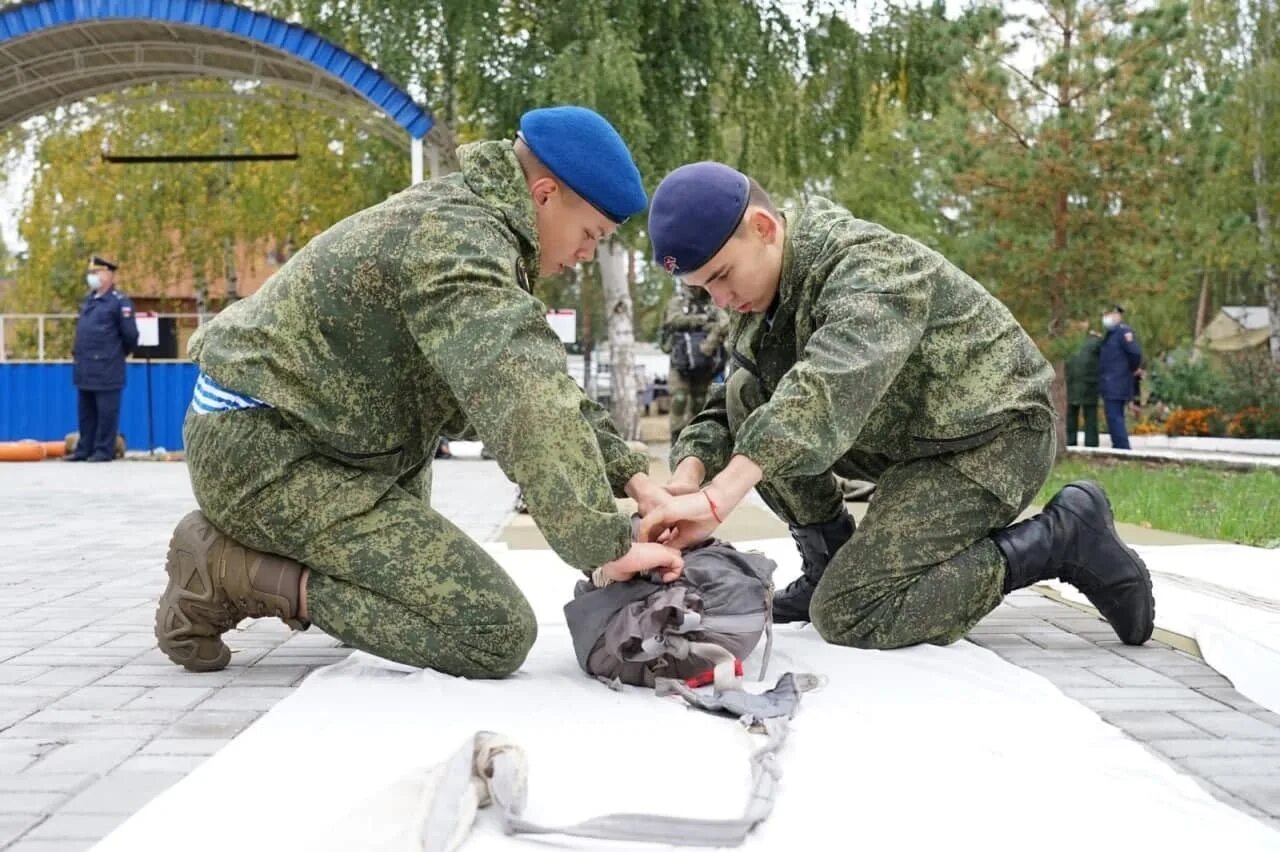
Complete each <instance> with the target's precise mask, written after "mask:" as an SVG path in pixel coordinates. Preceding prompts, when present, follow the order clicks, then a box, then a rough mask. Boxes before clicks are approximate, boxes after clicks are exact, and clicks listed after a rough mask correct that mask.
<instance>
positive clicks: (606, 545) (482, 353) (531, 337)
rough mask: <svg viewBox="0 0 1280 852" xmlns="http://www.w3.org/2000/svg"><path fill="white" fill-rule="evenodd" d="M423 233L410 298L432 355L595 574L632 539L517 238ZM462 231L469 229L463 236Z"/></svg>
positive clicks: (542, 516)
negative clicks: (520, 281) (525, 274)
mask: <svg viewBox="0 0 1280 852" xmlns="http://www.w3.org/2000/svg"><path fill="white" fill-rule="evenodd" d="M469 224H470V226H471V227H469V228H465V229H464V228H457V227H455V228H451V229H448V230H445V229H432V231H433V232H432V233H430V234H424V233H419V234H418V235H416V237H417V238H416V239H415V240H414V241H413V243H412V244H411V245H410V246H409V247H408V248H407V249H406V252H405V255H404V260H403V273H404V276H405V278H404V289H403V291H402V294H401V306H402V308H403V310H404V315H405V317H406V320H407V323H408V326H409V329H410V331H411V332H412V334H413V335H414V337H415V339H416V340H417V342H418V346H419V347H420V349H421V350H422V352H423V353H424V354H425V356H426V358H427V360H428V361H429V362H430V363H431V364H432V366H433V367H434V368H435V369H436V370H437V371H438V372H439V374H440V375H441V376H443V377H444V379H445V380H446V381H447V382H448V384H449V388H450V391H451V392H452V394H453V396H454V397H455V399H456V400H457V401H458V404H459V405H460V407H461V408H462V410H463V412H464V414H465V415H466V417H467V420H468V421H469V422H470V423H471V424H472V425H473V426H474V427H475V429H476V431H477V432H478V433H479V436H480V438H481V439H482V440H483V441H484V443H485V445H486V446H487V447H488V448H489V449H490V451H491V452H492V453H493V454H494V456H495V458H496V459H497V460H498V463H499V465H500V466H501V467H502V470H503V472H505V473H506V474H507V476H508V477H510V478H511V479H513V480H514V481H515V482H516V483H518V484H519V485H520V487H521V488H522V489H523V490H524V496H525V500H526V502H527V503H528V506H529V511H530V513H531V514H532V515H533V518H534V520H535V521H537V523H538V528H539V529H540V530H541V531H542V533H543V534H544V535H545V536H546V538H547V541H548V543H549V544H550V545H551V547H552V548H553V549H554V550H555V551H556V553H557V554H559V555H560V557H561V558H562V559H564V560H565V561H566V562H568V563H569V564H570V565H572V566H574V567H575V568H579V569H583V570H589V569H590V568H592V567H593V566H596V565H600V564H602V563H605V562H609V561H612V560H614V559H616V558H618V557H619V556H621V555H623V554H624V553H626V552H627V550H628V549H629V548H630V546H631V524H630V521H629V520H628V519H627V518H626V516H624V515H622V514H620V513H619V512H618V511H617V506H616V504H615V503H614V501H613V494H612V493H611V490H610V488H609V482H608V479H607V478H606V475H605V462H604V458H603V456H602V455H601V450H600V445H599V443H598V441H597V436H596V433H595V432H594V431H593V429H592V426H591V424H590V423H588V419H587V417H586V416H584V414H585V412H586V411H587V409H588V408H589V407H590V403H589V402H588V401H587V399H586V397H585V396H583V394H582V391H581V390H580V389H579V388H578V386H577V385H576V384H575V383H574V381H573V379H571V378H569V373H568V369H567V365H566V358H565V352H564V346H563V345H562V344H561V343H560V340H559V339H558V338H557V337H556V335H555V332H553V331H552V329H551V327H550V326H549V325H548V324H547V321H546V318H545V313H546V311H545V309H544V307H543V306H542V304H541V303H540V302H538V301H537V299H535V298H534V297H533V296H532V295H531V294H529V293H527V292H525V291H524V290H523V289H520V288H519V287H517V285H516V280H517V271H516V269H517V267H516V264H517V263H518V257H517V253H516V251H515V248H514V246H512V245H511V243H510V242H509V241H508V240H507V239H506V238H505V237H504V235H502V234H501V233H499V232H498V231H496V229H494V230H488V229H485V228H483V227H481V228H479V229H477V228H476V227H475V223H474V222H472V223H469ZM460 234H461V236H460Z"/></svg>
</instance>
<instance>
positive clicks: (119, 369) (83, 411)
mask: <svg viewBox="0 0 1280 852" xmlns="http://www.w3.org/2000/svg"><path fill="white" fill-rule="evenodd" d="M118 268H119V267H118V266H117V265H116V264H115V263H112V262H111V261H109V260H104V259H103V258H101V257H98V256H97V255H94V256H93V257H92V258H90V259H89V271H88V274H87V275H86V276H85V281H86V283H87V284H88V285H89V295H88V296H86V297H85V300H84V304H82V305H81V306H80V316H79V318H78V319H77V320H76V340H75V346H74V347H73V348H72V358H73V359H74V360H75V366H74V368H73V370H72V381H74V382H75V386H76V388H77V389H78V390H79V393H80V397H79V400H78V413H79V418H80V439H79V441H78V442H77V443H76V449H75V452H74V453H72V454H71V455H69V456H66V457H65V458H66V460H67V461H91V462H107V461H111V459H112V458H113V457H114V455H115V443H116V430H117V427H118V426H119V425H120V392H121V391H122V390H123V389H124V359H125V357H126V356H127V355H128V354H129V353H130V352H132V351H133V349H134V347H135V346H137V345H138V325H137V323H136V322H135V320H134V317H133V303H132V302H130V301H129V297H128V296H126V295H124V294H123V293H121V292H120V291H119V290H117V289H116V270H117V269H118Z"/></svg>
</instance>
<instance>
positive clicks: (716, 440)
mask: <svg viewBox="0 0 1280 852" xmlns="http://www.w3.org/2000/svg"><path fill="white" fill-rule="evenodd" d="M725 387H726V385H725V384H724V383H720V384H714V385H712V386H711V390H710V391H709V392H708V393H707V402H706V404H705V405H703V406H702V410H701V411H699V412H698V413H697V415H695V416H694V418H693V420H691V421H689V425H688V426H686V427H684V429H682V430H680V437H679V439H677V440H676V442H675V444H674V445H672V447H671V469H672V470H675V469H676V466H677V465H679V464H680V462H682V461H684V460H685V459H686V458H688V457H689V456H694V457H695V458H697V459H699V460H701V461H702V464H703V466H704V467H706V469H707V478H708V479H710V478H711V477H713V476H715V475H716V474H717V473H719V472H720V471H722V470H724V467H725V465H727V464H728V463H729V455H730V454H731V452H732V450H733V437H732V435H730V433H729V409H728V406H727V405H726V403H725Z"/></svg>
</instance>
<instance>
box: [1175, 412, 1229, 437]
mask: <svg viewBox="0 0 1280 852" xmlns="http://www.w3.org/2000/svg"><path fill="white" fill-rule="evenodd" d="M1222 420H1223V418H1222V412H1221V411H1219V410H1218V409H1216V408H1176V409H1174V410H1173V411H1171V412H1169V418H1168V419H1167V420H1165V422H1164V433H1165V434H1166V435H1172V436H1180V435H1181V436H1198V437H1208V436H1210V435H1221V434H1222V433H1223V431H1224V429H1223V423H1222Z"/></svg>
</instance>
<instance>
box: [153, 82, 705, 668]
mask: <svg viewBox="0 0 1280 852" xmlns="http://www.w3.org/2000/svg"><path fill="white" fill-rule="evenodd" d="M458 159H459V162H460V163H461V171H459V172H458V173H456V174H452V175H448V176H447V177H443V178H440V179H438V180H432V181H426V182H423V183H419V184H417V185H415V186H413V187H410V188H409V189H407V190H405V191H404V192H401V193H399V194H398V195H395V196H393V197H392V198H389V199H387V200H386V201H384V202H382V203H381V204H378V205H376V206H374V207H372V208H370V209H368V210H364V211H362V212H360V213H357V214H355V215H354V216H350V217H348V218H347V219H344V220H343V221H342V222H339V223H338V224H336V225H334V226H333V227H332V228H330V229H329V230H327V231H325V232H324V233H322V234H320V235H319V236H317V237H316V238H315V239H313V240H312V241H311V242H310V243H308V244H307V245H306V246H305V247H304V248H303V249H302V250H301V251H299V252H298V253H297V254H296V255H294V256H293V257H292V258H290V260H289V262H288V263H287V264H285V265H284V266H283V267H282V268H281V269H280V270H279V271H278V272H277V273H276V274H275V275H273V276H272V277H271V278H270V279H269V280H268V281H267V282H266V283H265V284H264V285H263V286H262V288H261V289H260V290H258V292H256V293H254V294H253V295H252V296H250V297H249V298H247V299H243V300H241V301H239V302H237V303H236V304H234V305H232V306H230V307H229V308H227V309H226V310H225V311H223V312H222V313H221V314H219V315H218V316H217V317H215V318H214V319H213V320H211V321H210V322H208V323H205V324H204V325H203V326H202V327H201V328H200V330H199V331H198V332H197V333H196V334H195V335H194V336H193V338H192V340H191V345H190V353H191V357H192V358H193V360H195V361H196V362H197V364H199V366H200V375H199V377H198V379H197V382H196V388H195V396H194V398H193V400H192V403H191V408H190V409H189V411H188V414H187V420H186V423H185V427H184V438H185V442H186V456H187V466H188V470H189V471H190V474H191V482H192V487H193V490H194V493H195V496H196V500H197V502H198V503H199V504H200V511H198V512H193V513H191V514H190V515H188V516H187V517H185V518H183V519H182V521H180V522H179V524H178V527H177V529H176V530H175V531H174V535H173V540H172V542H171V545H170V548H169V560H168V564H167V570H168V573H169V586H168V588H167V589H166V590H165V592H164V595H163V597H162V598H161V601H160V606H159V608H158V611H157V615H156V636H157V638H158V639H159V643H160V648H161V650H163V651H164V653H165V654H166V655H168V657H169V658H170V659H172V660H173V661H175V662H177V663H180V664H181V665H183V666H185V667H186V668H188V669H191V670H195V671H210V670H214V669H219V668H222V667H223V666H225V665H226V664H227V662H228V660H229V659H230V656H231V655H230V650H229V649H228V648H227V646H226V644H225V643H224V642H223V641H222V638H221V637H222V634H223V633H225V632H226V631H227V630H229V629H231V628H232V627H234V626H235V625H236V624H237V622H239V621H240V620H241V619H242V618H245V617H264V616H275V617H278V618H280V619H282V620H284V621H285V623H287V624H290V625H291V626H294V627H302V626H304V625H306V624H307V623H308V622H311V623H314V624H316V625H318V626H319V627H321V628H322V629H324V630H325V631H327V632H328V633H330V634H332V635H333V636H337V637H339V638H341V639H342V640H343V641H345V642H346V643H347V644H349V645H351V646H353V647H356V648H360V649H362V650H365V651H369V652H371V653H374V654H377V655H379V656H382V657H386V658H387V659H391V660H395V661H397V662H401V663H406V664H409V665H414V666H422V667H430V668H433V669H437V670H439V671H442V672H446V673H449V674H453V675H459V676H465V677H500V676H503V675H506V674H509V673H511V672H513V671H515V669H516V668H518V667H519V666H520V664H521V663H522V662H523V661H524V659H525V655H526V654H527V653H528V651H529V648H530V646H531V645H532V644H533V640H534V636H535V635H536V632H537V627H536V622H535V620H534V615H533V611H532V609H531V608H530V606H529V603H528V601H526V600H525V598H524V596H523V595H522V594H521V593H520V591H519V589H518V588H517V587H516V585H515V583H514V582H513V581H512V580H511V578H510V577H508V576H507V575H506V573H505V572H503V570H502V568H501V567H500V566H499V565H498V564H497V562H495V561H494V559H493V557H491V556H490V555H489V554H488V553H487V552H486V551H485V550H484V549H483V548H482V547H481V546H480V545H479V544H477V543H476V542H474V541H472V540H471V539H470V538H468V537H467V536H466V535H464V534H463V533H462V531H460V530H459V529H458V528H457V527H455V526H454V525H453V524H451V523H450V522H449V521H448V520H447V519H446V518H445V517H443V516H442V515H440V514H439V513H438V512H436V511H435V510H434V509H432V507H431V505H430V503H429V496H430V481H431V478H430V473H431V459H432V457H433V456H434V454H435V448H436V447H437V445H438V443H439V441H440V438H441V436H442V435H451V436H458V437H468V438H478V439H480V440H482V441H483V442H484V444H485V446H486V447H487V448H488V449H489V451H490V452H492V454H493V456H494V457H496V459H497V461H498V463H499V464H500V465H501V466H502V469H503V471H504V472H505V473H506V474H507V476H508V477H510V478H511V479H512V480H514V481H515V482H516V483H518V484H519V485H520V487H521V489H522V490H523V493H524V496H525V499H526V501H527V503H528V506H529V510H530V513H531V514H532V515H533V518H534V520H535V521H536V522H537V523H538V526H539V528H540V529H541V531H542V533H543V534H544V535H545V536H546V538H547V541H548V542H550V544H551V546H552V547H553V548H554V549H555V550H556V552H557V553H559V555H560V556H561V557H562V558H563V559H564V560H565V561H566V562H568V563H569V564H570V565H572V566H574V567H576V568H579V569H581V570H583V571H584V572H586V573H587V574H589V575H591V576H592V577H593V578H595V579H596V581H597V582H598V583H600V584H604V583H606V582H609V581H612V580H622V579H626V578H628V577H630V576H632V575H633V574H635V573H637V572H640V571H648V570H651V569H658V570H659V571H660V572H661V573H662V574H663V576H664V577H665V578H666V579H674V578H675V576H676V575H678V573H679V571H680V569H681V561H680V555H679V553H678V552H677V551H675V550H672V549H670V548H668V547H665V546H663V545H658V544H649V543H640V544H633V542H632V537H631V523H630V520H629V518H628V517H627V516H626V515H624V514H622V513H620V512H618V510H617V504H616V503H615V502H614V497H615V495H618V496H621V495H622V494H624V493H625V494H627V495H629V496H631V497H634V498H636V499H637V500H638V501H639V502H640V504H641V505H644V506H647V505H649V503H650V502H652V500H654V499H657V498H658V496H659V494H661V495H663V496H665V492H661V490H660V489H658V488H657V486H655V485H653V484H652V483H650V482H649V479H648V475H647V471H648V469H649V460H648V457H647V456H645V455H644V454H642V453H636V452H634V451H632V450H631V449H630V448H628V446H627V444H626V442H625V441H623V440H622V438H621V437H619V435H618V433H617V432H616V430H615V429H614V427H613V425H612V424H611V423H610V421H609V417H608V414H607V413H606V412H605V411H604V409H602V408H601V407H600V406H598V405H596V404H595V403H593V402H591V401H590V400H588V399H587V398H586V397H585V396H583V394H582V391H581V390H580V389H579V388H578V386H577V385H576V384H574V382H573V380H572V379H570V378H569V375H568V371H567V369H566V362H565V351H564V346H563V345H562V344H561V342H560V340H559V338H557V337H556V334H555V332H554V331H553V330H552V329H551V327H550V326H549V325H548V324H547V322H546V317H545V315H546V307H545V306H544V305H543V304H542V303H541V302H540V301H539V300H538V299H537V298H536V297H535V296H534V294H533V282H534V281H535V280H536V279H537V277H538V276H541V275H554V274H556V273H558V272H561V271H563V270H565V269H568V268H570V267H572V266H575V265H576V264H578V263H582V262H584V261H587V260H590V259H591V257H592V256H593V255H594V254H595V251H596V246H597V245H598V243H599V242H600V241H601V240H603V239H606V238H607V237H609V236H610V235H611V234H612V233H613V232H614V230H615V229H616V228H617V226H618V224H619V223H621V222H623V221H624V220H626V219H627V218H628V217H629V216H634V215H635V214H637V213H639V212H641V211H642V210H643V209H644V207H645V203H646V201H647V198H646V195H645V192H644V188H643V186H642V185H641V182H640V175H639V173H638V171H637V170H636V166H635V163H634V162H633V161H632V158H631V154H630V152H629V151H628V150H627V147H626V145H625V144H624V143H623V141H622V139H621V137H619V135H618V133H617V131H615V130H614V128H613V127H612V126H610V124H609V123H608V122H607V121H606V120H605V119H604V118H602V117H601V116H600V115H598V114H596V113H594V112H592V111H591V110H588V109H584V108H582V107H554V108H550V109H538V110H533V111H532V112H530V113H527V114H526V115H525V116H524V117H523V118H522V119H521V121H520V127H519V134H518V135H517V137H516V139H515V140H514V141H505V142H502V141H498V142H478V143H475V144H471V145H464V146H462V147H461V148H459V150H458Z"/></svg>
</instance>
